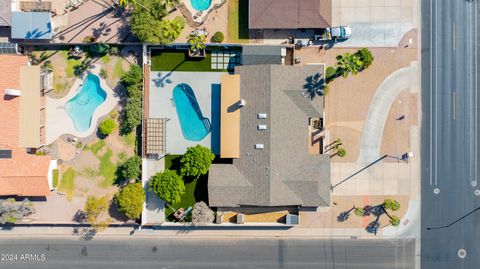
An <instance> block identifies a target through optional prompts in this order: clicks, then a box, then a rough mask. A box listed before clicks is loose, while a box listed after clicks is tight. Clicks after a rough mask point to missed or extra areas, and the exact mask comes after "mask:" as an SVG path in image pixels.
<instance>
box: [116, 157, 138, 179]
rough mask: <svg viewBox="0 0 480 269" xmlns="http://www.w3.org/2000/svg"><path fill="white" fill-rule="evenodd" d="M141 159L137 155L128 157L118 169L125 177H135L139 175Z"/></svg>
mask: <svg viewBox="0 0 480 269" xmlns="http://www.w3.org/2000/svg"><path fill="white" fill-rule="evenodd" d="M141 164H142V160H141V159H140V157H138V156H137V155H135V156H132V157H130V158H129V159H128V160H126V161H125V162H124V163H123V164H122V165H120V171H121V174H122V176H123V178H125V179H136V178H138V177H139V176H140V174H141V172H142V170H141V167H140V166H141Z"/></svg>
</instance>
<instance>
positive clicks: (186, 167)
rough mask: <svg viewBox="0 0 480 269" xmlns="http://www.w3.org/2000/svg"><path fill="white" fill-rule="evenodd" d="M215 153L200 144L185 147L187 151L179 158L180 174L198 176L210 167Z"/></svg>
mask: <svg viewBox="0 0 480 269" xmlns="http://www.w3.org/2000/svg"><path fill="white" fill-rule="evenodd" d="M213 159H215V155H214V154H213V153H212V151H211V150H210V149H209V148H206V147H203V146H201V145H196V146H195V147H189V148H187V152H186V153H185V154H184V155H183V156H182V158H181V159H180V163H181V165H182V166H181V168H180V174H182V175H183V176H188V177H196V178H198V177H199V176H201V175H204V174H206V173H207V172H208V169H210V165H211V164H212V161H213Z"/></svg>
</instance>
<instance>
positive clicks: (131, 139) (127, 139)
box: [122, 132, 135, 146]
mask: <svg viewBox="0 0 480 269" xmlns="http://www.w3.org/2000/svg"><path fill="white" fill-rule="evenodd" d="M122 139H123V143H125V144H127V145H128V146H133V145H135V132H131V133H129V134H128V135H122Z"/></svg>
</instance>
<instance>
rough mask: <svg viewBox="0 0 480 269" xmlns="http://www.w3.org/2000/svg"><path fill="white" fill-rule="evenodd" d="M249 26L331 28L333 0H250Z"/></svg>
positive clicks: (252, 27)
mask: <svg viewBox="0 0 480 269" xmlns="http://www.w3.org/2000/svg"><path fill="white" fill-rule="evenodd" d="M334 1H336V0H334ZM248 24H249V28H250V29H302V28H313V29H315V28H327V27H331V24H332V0H249V15H248Z"/></svg>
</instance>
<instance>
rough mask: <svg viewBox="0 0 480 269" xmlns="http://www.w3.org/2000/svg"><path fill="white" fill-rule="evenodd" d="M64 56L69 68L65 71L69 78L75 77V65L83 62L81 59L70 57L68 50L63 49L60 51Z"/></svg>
mask: <svg viewBox="0 0 480 269" xmlns="http://www.w3.org/2000/svg"><path fill="white" fill-rule="evenodd" d="M60 54H61V55H62V57H63V58H65V61H66V62H67V68H66V69H65V73H66V75H67V78H73V77H74V76H75V66H77V65H80V64H82V60H81V59H73V58H70V59H69V58H68V51H66V50H62V51H61V52H60Z"/></svg>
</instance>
